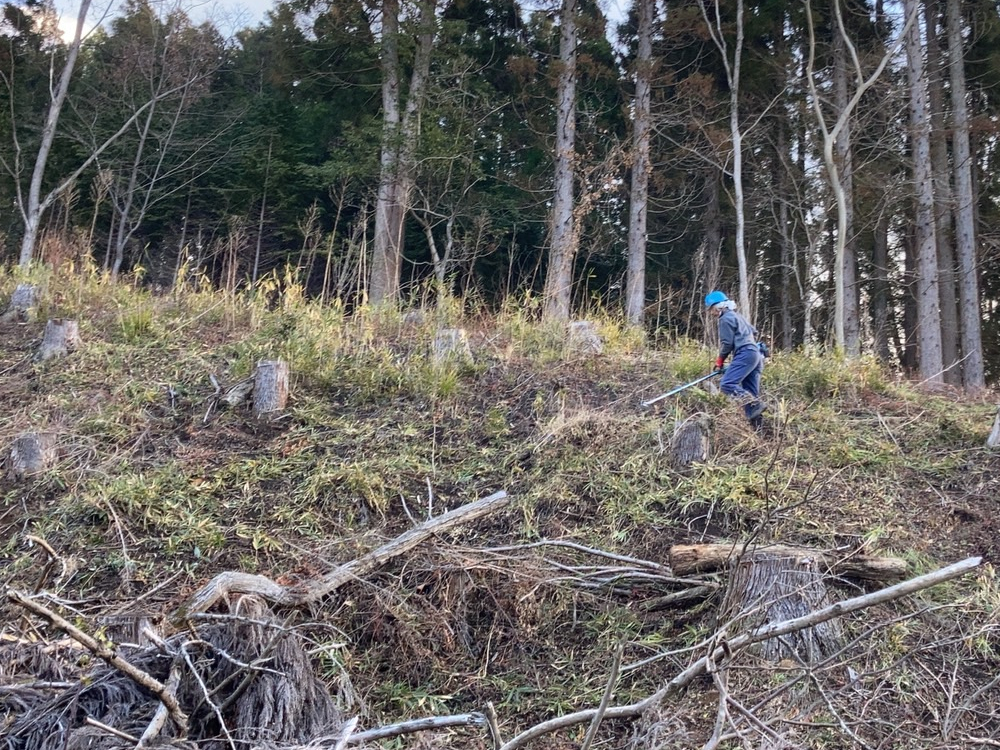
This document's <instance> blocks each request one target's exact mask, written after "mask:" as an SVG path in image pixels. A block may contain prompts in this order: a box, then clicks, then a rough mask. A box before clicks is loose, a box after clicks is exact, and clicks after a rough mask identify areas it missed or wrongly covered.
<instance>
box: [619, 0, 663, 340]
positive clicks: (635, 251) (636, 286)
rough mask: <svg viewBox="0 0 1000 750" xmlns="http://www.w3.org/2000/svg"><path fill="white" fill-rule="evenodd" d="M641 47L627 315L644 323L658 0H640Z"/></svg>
mask: <svg viewBox="0 0 1000 750" xmlns="http://www.w3.org/2000/svg"><path fill="white" fill-rule="evenodd" d="M636 5H637V10H638V48H637V51H636V58H635V67H634V71H633V75H634V77H635V97H634V100H633V107H632V110H633V111H632V181H631V185H630V189H629V221H628V273H627V274H626V280H625V317H626V319H627V320H628V322H629V323H631V324H632V325H636V326H641V325H642V324H643V318H644V313H645V309H646V239H647V236H646V226H647V221H646V215H647V213H648V210H649V205H648V199H649V176H650V162H649V139H650V134H651V132H652V122H651V113H650V92H651V88H652V77H653V17H654V15H655V6H656V2H655V0H638V2H637V3H636Z"/></svg>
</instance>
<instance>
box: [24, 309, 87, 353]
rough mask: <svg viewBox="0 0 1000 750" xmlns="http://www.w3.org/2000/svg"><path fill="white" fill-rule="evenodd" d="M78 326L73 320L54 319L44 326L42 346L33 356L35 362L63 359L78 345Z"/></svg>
mask: <svg viewBox="0 0 1000 750" xmlns="http://www.w3.org/2000/svg"><path fill="white" fill-rule="evenodd" d="M81 343H83V342H82V341H81V340H80V324H79V323H77V322H76V321H75V320H63V319H61V318H54V319H52V320H50V321H49V322H48V323H46V324H45V333H44V334H43V335H42V345H41V346H40V347H39V348H38V352H36V354H35V361H36V362H44V361H45V360H47V359H53V358H55V357H65V356H66V355H67V354H69V353H70V352H71V351H74V350H75V349H77V348H78V347H79V346H80V344H81Z"/></svg>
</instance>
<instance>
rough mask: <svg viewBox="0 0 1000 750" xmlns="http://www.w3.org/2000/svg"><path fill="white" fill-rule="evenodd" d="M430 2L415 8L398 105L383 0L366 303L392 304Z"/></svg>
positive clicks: (395, 11) (426, 61)
mask: <svg viewBox="0 0 1000 750" xmlns="http://www.w3.org/2000/svg"><path fill="white" fill-rule="evenodd" d="M434 10H435V0H424V2H422V3H421V5H420V20H419V24H420V31H419V34H418V37H417V48H416V52H415V55H414V59H413V70H412V72H411V75H410V86H409V89H408V92H407V96H406V104H405V106H404V107H403V108H402V109H401V107H400V99H399V97H400V59H399V38H400V32H399V0H383V3H382V16H381V22H382V27H381V37H382V50H381V68H382V154H381V171H380V175H379V188H378V199H377V202H376V206H375V235H374V238H373V247H372V265H371V273H370V276H369V283H368V301H369V302H370V303H371V304H374V305H379V304H383V303H395V302H396V300H397V299H398V297H399V283H400V272H401V269H402V263H403V224H404V220H405V219H406V213H407V211H408V210H409V207H410V200H411V197H412V193H413V179H414V175H413V171H414V169H415V164H414V154H415V152H416V145H417V144H416V141H417V137H418V126H419V120H420V113H421V111H422V109H423V103H424V91H425V89H426V85H427V77H428V76H429V75H430V60H431V50H432V48H433V45H434V32H435V28H436V25H435V24H436V21H435V16H434Z"/></svg>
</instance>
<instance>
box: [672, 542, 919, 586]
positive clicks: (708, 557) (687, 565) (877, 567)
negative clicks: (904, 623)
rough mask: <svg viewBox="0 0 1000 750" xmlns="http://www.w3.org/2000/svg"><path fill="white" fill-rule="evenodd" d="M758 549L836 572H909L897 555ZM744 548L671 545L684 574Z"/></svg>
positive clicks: (881, 576) (888, 576)
mask: <svg viewBox="0 0 1000 750" xmlns="http://www.w3.org/2000/svg"><path fill="white" fill-rule="evenodd" d="M754 549H755V550H760V551H764V552H767V553H768V554H770V555H774V556H778V557H809V558H812V559H814V560H816V562H817V564H818V565H819V566H820V568H824V569H826V570H829V571H830V572H831V573H833V574H834V575H840V576H846V577H848V578H861V579H864V580H869V581H883V582H884V581H892V580H899V579H902V578H903V577H904V576H905V575H906V568H907V565H906V561H905V560H901V559H899V558H897V557H878V556H875V555H855V554H847V555H838V554H831V553H828V552H824V551H821V550H815V549H809V548H808V547H796V546H793V545H785V544H769V545H766V546H763V545H761V546H755V547H754ZM743 552H744V548H743V545H741V544H738V543H735V542H730V543H715V544H677V545H674V546H673V547H671V548H670V567H671V569H672V570H673V572H674V573H675V574H676V575H679V576H685V575H692V574H694V573H701V572H705V571H709V570H718V569H719V568H723V567H726V566H727V565H729V563H730V561H732V560H733V559H734V558H737V557H740V556H741V555H742V554H743Z"/></svg>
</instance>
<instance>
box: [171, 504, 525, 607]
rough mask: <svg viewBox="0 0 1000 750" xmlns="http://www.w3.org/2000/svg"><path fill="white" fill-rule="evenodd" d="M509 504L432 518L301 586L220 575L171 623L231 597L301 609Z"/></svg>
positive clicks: (463, 509) (479, 506) (471, 506)
mask: <svg viewBox="0 0 1000 750" xmlns="http://www.w3.org/2000/svg"><path fill="white" fill-rule="evenodd" d="M506 504H507V493H506V492H504V491H503V490H500V491H499V492H494V493H493V494H492V495H490V496H489V497H484V498H482V499H480V500H476V501H475V502H471V503H468V504H466V505H463V506H461V507H458V508H455V509H454V510H452V511H449V512H447V513H444V514H442V515H440V516H436V517H434V518H429V519H428V520H427V521H425V522H424V523H422V524H420V526H417V527H416V528H413V529H409V530H408V531H406V532H404V533H402V534H400V535H399V536H398V537H396V538H395V539H393V540H392V541H391V542H387V543H386V544H383V545H382V546H381V547H379V548H377V549H374V550H372V551H371V552H369V553H368V554H366V555H362V556H361V557H359V558H357V559H355V560H352V561H351V562H349V563H345V564H344V565H341V566H339V567H337V568H334V569H333V570H332V571H330V572H329V573H327V574H326V575H324V576H320V577H319V578H316V579H313V580H310V581H305V582H303V583H298V584H296V585H295V586H287V587H286V586H282V585H281V584H278V583H275V582H274V581H272V580H271V579H270V578H267V577H266V576H261V575H253V574H250V573H237V572H231V571H230V572H225V573H220V574H219V575H217V576H216V577H215V578H213V579H212V580H211V581H209V582H208V583H207V584H206V585H205V586H203V587H202V588H201V589H200V590H199V591H198V592H196V593H195V594H194V595H193V596H192V597H190V598H189V599H188V600H187V602H186V603H185V604H183V605H182V606H181V607H179V608H178V609H177V610H176V611H175V612H174V613H173V614H172V615H171V617H170V620H171V622H173V623H174V624H175V625H182V624H183V623H184V622H185V620H187V618H188V617H190V616H191V615H194V614H197V613H199V612H207V611H208V610H209V609H211V608H212V607H213V606H214V605H215V604H216V602H218V601H219V600H221V599H224V598H226V597H228V596H229V595H230V594H253V595H255V596H259V597H261V598H263V599H265V600H267V601H270V602H271V603H272V604H280V605H283V606H287V607H297V606H302V605H305V604H309V603H311V602H315V601H317V600H319V599H322V598H323V597H324V596H327V595H329V594H332V593H333V592H334V591H336V590H337V589H338V588H340V587H341V586H343V585H344V584H345V583H347V582H349V581H354V580H357V578H358V577H359V576H362V575H364V574H366V573H369V572H371V571H372V570H375V569H376V568H378V567H380V566H382V565H384V564H385V563H387V562H388V561H390V560H392V559H393V558H396V557H399V556H400V555H402V554H405V553H406V552H409V551H410V550H411V549H413V548H414V547H416V546H418V545H419V544H421V543H422V542H424V541H426V540H427V539H429V538H430V537H432V536H433V535H435V534H439V533H441V532H443V531H447V530H448V529H451V528H453V527H455V526H459V525H461V524H463V523H468V522H469V521H474V520H476V519H477V518H481V517H482V516H485V515H487V514H489V513H492V512H493V511H494V510H496V509H497V508H499V507H501V506H502V505H506Z"/></svg>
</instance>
